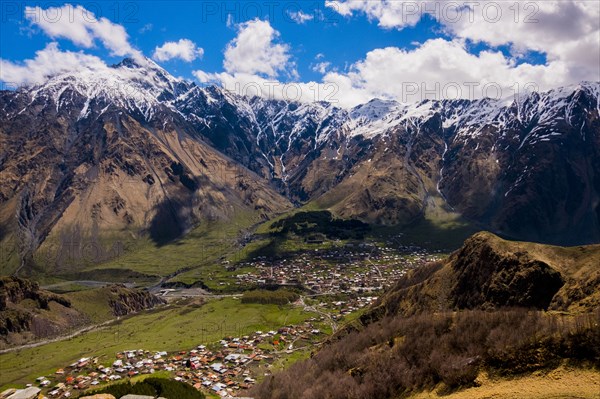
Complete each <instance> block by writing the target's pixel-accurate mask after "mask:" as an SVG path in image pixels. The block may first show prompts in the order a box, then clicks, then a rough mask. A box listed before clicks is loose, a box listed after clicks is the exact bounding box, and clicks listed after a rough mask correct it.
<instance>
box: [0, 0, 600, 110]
mask: <svg viewBox="0 0 600 399" xmlns="http://www.w3.org/2000/svg"><path fill="white" fill-rule="evenodd" d="M436 3H437V5H440V4H441V6H440V9H439V10H437V11H436V12H432V11H431V10H435V4H436ZM454 3H455V4H458V3H460V2H454ZM483 3H485V2H483ZM529 3H532V2H527V3H525V2H521V3H517V2H515V4H517V6H518V8H519V11H520V12H519V13H518V14H515V13H514V10H512V9H508V8H506V7H509V6H510V4H509V3H508V2H504V4H502V5H501V7H504V8H500V10H501V11H504V13H503V15H502V18H498V19H497V20H496V19H495V15H493V14H494V13H493V12H491V13H490V10H492V11H495V8H494V7H496V6H494V7H483V8H482V7H479V9H475V8H473V9H472V10H470V12H472V13H473V15H474V16H475V18H474V20H473V21H469V20H467V19H466V18H462V20H461V21H459V22H456V21H455V20H454V19H453V17H452V15H451V14H450V13H449V12H448V11H447V10H446V11H445V9H444V8H443V7H445V4H444V3H443V2H433V4H434V6H430V5H428V4H429V3H426V2H406V1H404V2H403V1H382V2H375V1H372V0H364V1H363V0H353V1H352V2H348V1H340V2H335V1H333V2H332V1H317V0H315V1H301V2H300V1H296V2H291V1H256V2H251V1H245V2H223V1H214V2H213V1H203V2H201V1H170V2H163V1H137V2H136V1H124V2H115V1H109V2H103V1H94V2H80V3H59V2H51V3H49V2H11V3H7V2H3V3H2V10H1V11H2V15H1V21H2V25H1V32H0V33H1V35H0V37H1V39H0V58H1V59H2V64H0V79H1V80H2V81H11V82H14V81H20V80H22V81H23V82H27V83H31V82H30V80H31V79H29V80H27V76H28V75H30V76H31V75H35V76H38V72H39V75H40V76H44V77H46V76H47V75H49V74H50V72H48V73H44V71H40V68H42V69H43V68H45V67H48V66H47V65H46V66H44V65H41V63H40V62H37V63H36V64H35V65H33V66H31V65H30V66H29V67H28V68H29V69H23V68H22V67H23V66H24V65H26V64H27V60H35V58H36V52H39V51H43V50H44V49H45V48H46V46H47V45H48V44H49V43H57V45H58V48H59V49H60V51H63V52H67V51H71V52H81V53H84V54H89V55H93V56H96V57H98V58H99V59H101V60H102V61H103V62H105V63H107V64H112V63H116V62H118V61H119V60H121V59H122V58H123V57H124V56H125V55H127V54H126V53H127V51H129V50H121V49H119V50H115V48H114V47H113V48H111V47H110V45H106V44H105V43H104V42H103V40H104V39H103V37H102V35H103V33H102V32H100V33H90V32H91V30H93V29H94V28H93V27H92V28H89V29H91V30H89V31H85V29H86V28H85V26H84V27H83V28H82V25H81V23H78V22H77V21H73V18H74V19H77V18H78V17H77V16H74V17H70V18H69V17H68V16H67V17H65V14H61V16H60V18H58V17H57V15H56V13H54V14H53V13H52V12H49V11H48V9H49V8H50V7H56V8H57V9H58V7H62V8H60V9H61V10H62V11H63V13H64V11H65V10H66V5H67V4H72V5H73V6H74V7H76V6H81V7H83V9H85V10H87V12H88V13H90V15H93V16H94V17H95V18H96V19H98V20H100V19H102V18H106V19H107V20H108V21H109V25H110V26H117V27H118V26H120V27H122V28H123V29H124V32H126V39H124V40H126V41H127V42H128V46H129V47H130V48H132V49H135V51H140V52H141V53H143V54H144V55H145V56H148V57H153V56H154V59H155V60H156V61H157V62H158V63H159V64H160V65H162V66H163V67H164V68H165V69H167V70H168V71H169V72H171V73H172V74H174V75H175V76H181V77H184V78H186V79H191V80H196V81H199V80H203V81H204V82H203V83H220V84H227V82H232V81H242V82H246V81H248V79H252V78H256V79H270V80H277V81H280V82H284V83H285V82H292V81H293V82H299V83H302V84H305V83H308V82H316V83H317V84H323V83H328V82H329V83H331V84H335V85H337V86H339V89H340V92H341V93H342V94H343V97H344V98H347V99H349V100H348V101H347V103H348V105H352V104H354V103H358V102H362V101H366V100H368V99H369V98H372V97H376V96H378V97H390V98H396V97H398V96H400V95H401V94H402V90H404V91H406V87H405V86H406V85H400V83H404V84H405V83H407V82H415V84H417V85H419V86H421V85H426V86H427V87H433V86H435V84H438V83H439V84H441V85H448V84H451V83H453V82H457V83H458V84H459V85H464V84H465V82H467V81H469V82H470V81H475V82H478V83H480V84H481V85H485V84H486V83H487V84H489V82H498V84H499V85H502V86H503V87H504V86H506V87H510V86H511V85H513V84H515V83H517V84H521V85H523V84H526V83H527V82H533V83H535V84H536V86H537V87H539V88H540V89H542V90H544V89H549V88H552V87H553V86H556V85H564V84H571V83H577V82H578V81H580V80H600V77H599V76H598V75H599V74H600V73H599V72H598V66H597V65H598V62H594V59H596V61H597V60H598V57H600V56H597V54H598V51H599V50H598V47H600V43H599V42H598V40H600V39H598V37H600V27H599V26H598V25H600V23H599V22H598V17H599V15H598V13H599V11H598V8H599V7H597V5H595V4H594V3H592V2H581V1H579V2H578V1H575V0H563V1H560V2H558V3H556V4H554V5H553V7H548V6H546V5H545V4H548V3H549V2H545V4H544V3H541V2H540V3H539V5H537V8H532V9H530V8H528V7H529V6H528V5H527V4H529ZM399 4H400V5H402V6H403V7H405V8H399ZM496 4H499V3H496ZM535 4H538V3H535ZM596 4H597V3H596ZM29 7H31V8H29ZM33 7H39V8H33ZM411 7H412V8H411ZM415 7H416V8H418V9H419V10H418V11H415ZM513 8H514V7H513ZM408 10H410V12H409V11H408ZM50 11H51V10H50ZM511 13H512V14H511ZM75 14H77V11H74V14H73V15H75ZM490 15H491V16H492V17H494V18H491V17H490ZM528 16H533V17H532V18H531V19H532V20H534V21H535V22H534V23H531V21H526V17H528ZM582 16H583V19H582ZM301 17H302V18H301ZM575 17H576V18H577V20H578V22H579V24H580V26H581V27H579V28H573V27H568V25H569V24H570V25H573V24H572V21H573V18H575ZM302 19H304V20H302ZM563 19H564V22H565V23H567V22H569V21H570V22H569V24H568V25H567V26H561V25H562V24H563V21H562V20H563ZM465 21H466V22H465ZM80 22H81V21H80ZM87 22H89V21H88V19H87V18H86V20H85V21H83V22H82V23H83V24H85V23H87ZM259 22H262V23H263V24H259ZM265 23H266V24H265ZM59 25H60V29H59V30H58V31H57V30H56V29H57V28H58V27H59ZM90 25H93V23H91V24H90ZM259 25H260V26H259ZM259 28H260V29H259ZM78 29H79V30H78ZM81 29H84V30H83V31H82V30H81ZM243 31H246V33H247V35H246V36H247V38H249V40H248V41H245V42H242V41H241V39H240V42H238V43H237V44H236V38H238V37H242V36H241V33H242V32H243ZM57 32H59V33H57ZM82 32H83V33H82ZM117 33H118V32H117ZM83 34H88V36H90V35H91V36H90V37H91V39H90V37H82V36H81V35H83ZM265 34H271V36H269V39H265V42H264V43H263V44H261V45H260V46H258V47H257V48H252V44H253V43H258V42H260V40H261V37H260V35H265ZM253 35H254V36H253ZM112 36H117V34H115V35H112ZM182 39H184V40H186V43H191V44H193V46H194V47H193V48H194V52H193V53H192V54H194V55H192V56H188V57H187V59H186V57H185V56H181V54H178V53H177V51H176V52H175V53H168V52H167V55H166V56H163V57H160V56H157V55H156V54H157V53H156V50H157V48H160V47H161V46H163V45H165V44H166V43H168V42H172V43H173V44H175V43H179V44H181V42H179V41H180V40H182ZM85 40H91V41H89V42H88V43H85ZM228 46H229V47H235V50H236V51H232V52H230V53H229V54H227V48H228ZM244 46H246V47H249V48H247V49H245V48H244ZM251 53H255V55H256V53H263V54H268V55H271V57H272V58H269V56H267V57H266V58H262V59H261V58H256V57H255V58H254V59H253V58H252V57H253V55H252V54H251ZM168 54H170V55H168ZM573 54H575V56H573ZM169 58H171V59H169ZM277 60H278V61H277ZM261 64H264V65H268V66H270V67H267V68H266V69H264V68H261ZM253 65H254V66H253ZM69 67H72V66H69ZM18 68H21V69H18ZM32 68H36V69H35V70H34V71H32ZM65 68H67V67H66V66H65ZM55 69H56V66H54V68H49V70H51V71H54V70H55ZM60 71H63V69H60ZM199 77H200V78H199ZM400 81H401V82H400ZM440 92H441V90H440ZM440 95H442V93H440ZM474 95H475V96H482V95H485V93H483V94H482V93H480V92H478V93H476V94H474ZM464 96H465V93H464V92H463V97H464Z"/></svg>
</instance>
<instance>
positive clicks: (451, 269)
mask: <svg viewBox="0 0 600 399" xmlns="http://www.w3.org/2000/svg"><path fill="white" fill-rule="evenodd" d="M599 260H600V245H590V246H579V247H570V248H566V247H555V246H549V245H541V244H533V243H526V242H513V241H506V240H503V239H501V238H499V237H497V236H495V235H493V234H491V233H487V232H481V233H478V234H475V235H474V236H472V237H471V238H469V239H468V240H466V241H465V244H464V245H463V247H462V248H460V249H459V250H457V251H456V252H454V253H453V254H452V255H451V256H450V257H449V258H448V259H447V260H446V261H443V262H437V263H433V264H430V265H428V266H426V267H423V268H420V269H416V270H413V271H411V272H409V273H408V274H407V275H406V276H405V277H403V278H402V279H400V280H399V281H398V283H397V284H396V285H395V286H394V287H393V288H392V289H391V290H390V291H389V292H388V293H387V294H386V295H384V296H383V297H382V298H381V300H380V301H379V303H378V304H377V305H376V307H375V308H374V309H373V310H372V311H371V312H370V313H368V314H367V315H365V316H364V318H363V319H364V320H365V321H366V320H368V319H369V318H375V319H379V318H380V317H382V316H383V315H395V314H402V315H412V314H417V313H422V312H431V311H444V310H457V309H483V310H486V309H488V310H489V309H496V308H502V307H525V308H533V309H539V310H561V311H572V312H587V311H591V310H593V309H595V308H597V307H598V306H600V293H598V292H597V290H596V289H595V288H594V287H598V285H599V284H600V269H599V268H598V267H597V265H598V261H599Z"/></svg>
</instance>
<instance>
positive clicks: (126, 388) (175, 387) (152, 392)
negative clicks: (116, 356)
mask: <svg viewBox="0 0 600 399" xmlns="http://www.w3.org/2000/svg"><path fill="white" fill-rule="evenodd" d="M101 393H107V394H111V395H113V396H114V397H115V398H120V397H122V396H125V395H128V394H134V395H148V396H154V397H163V398H167V399H204V398H205V396H204V394H203V393H202V392H200V391H198V390H196V389H195V388H194V387H192V386H191V385H189V384H186V383H183V382H179V381H174V380H169V379H166V378H147V379H145V380H143V381H139V382H137V383H135V384H132V383H131V382H130V381H128V382H125V383H119V384H114V385H109V386H106V387H104V388H102V389H99V390H97V391H94V392H91V393H86V394H85V395H84V396H87V395H96V394H101Z"/></svg>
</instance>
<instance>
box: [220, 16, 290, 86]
mask: <svg viewBox="0 0 600 399" xmlns="http://www.w3.org/2000/svg"><path fill="white" fill-rule="evenodd" d="M237 29H238V34H237V36H236V37H235V39H233V40H232V41H231V42H230V43H229V44H228V45H227V48H226V49H225V60H224V61H223V66H224V68H225V70H226V71H227V72H229V73H232V74H235V73H244V74H263V75H266V76H268V77H271V78H272V77H276V76H278V75H279V73H280V72H286V73H287V74H288V75H289V76H297V72H296V69H295V66H294V65H293V63H292V62H290V54H289V46H288V45H287V44H285V43H277V42H276V41H277V39H278V38H279V32H278V31H276V30H275V29H273V27H272V26H271V24H270V23H269V21H262V20H260V19H254V20H251V21H248V22H244V23H242V24H239V25H237Z"/></svg>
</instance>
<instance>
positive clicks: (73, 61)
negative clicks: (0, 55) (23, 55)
mask: <svg viewBox="0 0 600 399" xmlns="http://www.w3.org/2000/svg"><path fill="white" fill-rule="evenodd" d="M106 68H108V66H107V65H106V64H105V63H104V62H103V61H102V60H101V59H100V58H98V57H96V56H93V55H88V54H84V53H82V52H73V51H61V50H60V49H59V47H58V43H56V42H52V43H49V44H48V45H47V46H46V47H45V48H44V49H43V50H39V51H37V52H36V53H35V57H34V58H33V59H29V60H25V61H24V62H22V63H14V62H11V61H7V60H4V59H0V80H2V81H3V82H5V83H6V84H8V85H14V86H21V85H31V84H36V83H43V82H44V81H46V80H47V79H48V78H50V77H51V76H54V75H58V74H61V73H66V72H72V71H78V70H81V69H90V70H93V71H101V70H105V69H106Z"/></svg>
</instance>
